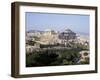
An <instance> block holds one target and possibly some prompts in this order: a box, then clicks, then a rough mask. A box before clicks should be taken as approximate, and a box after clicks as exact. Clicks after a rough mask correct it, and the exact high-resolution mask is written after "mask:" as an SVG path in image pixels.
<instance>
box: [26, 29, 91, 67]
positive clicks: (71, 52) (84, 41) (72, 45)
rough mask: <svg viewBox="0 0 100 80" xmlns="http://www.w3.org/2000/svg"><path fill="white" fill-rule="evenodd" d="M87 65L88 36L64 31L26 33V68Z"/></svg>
mask: <svg viewBox="0 0 100 80" xmlns="http://www.w3.org/2000/svg"><path fill="white" fill-rule="evenodd" d="M81 64H89V36H86V35H81V34H78V33H75V32H73V31H72V30H71V29H65V30H64V31H62V32H59V31H55V30H51V29H46V30H44V31H39V30H30V31H26V67H34V66H55V65H81Z"/></svg>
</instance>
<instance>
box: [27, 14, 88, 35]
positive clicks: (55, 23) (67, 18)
mask: <svg viewBox="0 0 100 80" xmlns="http://www.w3.org/2000/svg"><path fill="white" fill-rule="evenodd" d="M25 21H26V22H25V23H26V31H28V30H40V31H44V30H46V29H52V30H56V31H64V30H65V29H66V28H69V29H71V30H73V31H75V32H82V33H87V34H88V33H89V26H90V25H89V15H75V14H51V13H34V12H33V13H31V12H26V13H25Z"/></svg>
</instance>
